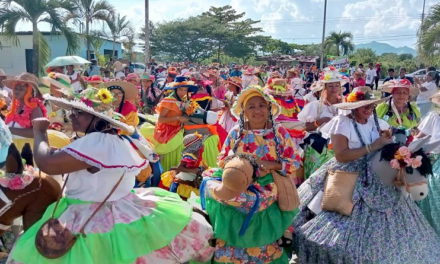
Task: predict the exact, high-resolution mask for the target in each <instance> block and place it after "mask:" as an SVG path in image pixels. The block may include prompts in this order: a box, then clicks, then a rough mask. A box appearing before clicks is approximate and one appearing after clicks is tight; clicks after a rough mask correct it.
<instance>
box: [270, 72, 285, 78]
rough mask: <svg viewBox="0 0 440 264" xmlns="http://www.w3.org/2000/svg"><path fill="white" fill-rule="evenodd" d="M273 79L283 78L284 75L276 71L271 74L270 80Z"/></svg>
mask: <svg viewBox="0 0 440 264" xmlns="http://www.w3.org/2000/svg"><path fill="white" fill-rule="evenodd" d="M272 78H283V75H281V73H280V72H279V71H274V72H271V73H270V74H269V79H272Z"/></svg>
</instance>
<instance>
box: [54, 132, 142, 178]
mask: <svg viewBox="0 0 440 264" xmlns="http://www.w3.org/2000/svg"><path fill="white" fill-rule="evenodd" d="M61 151H64V152H66V153H67V154H69V155H71V156H73V157H74V158H76V159H77V160H80V161H83V162H85V163H87V164H89V165H90V166H93V167H96V168H98V169H100V170H105V169H108V170H110V169H111V170H113V169H115V170H120V171H126V172H133V171H139V172H140V170H142V169H144V168H146V167H147V166H148V161H147V160H146V159H143V158H141V157H140V156H139V154H138V153H137V152H136V151H135V150H134V148H133V147H132V146H131V145H130V143H129V142H128V141H127V140H125V139H121V138H120V137H119V136H118V135H111V134H105V133H99V132H94V133H91V134H88V135H86V136H84V137H82V138H80V139H78V140H75V141H74V142H73V143H71V144H69V145H68V146H66V147H64V148H62V149H61Z"/></svg>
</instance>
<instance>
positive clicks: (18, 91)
mask: <svg viewBox="0 0 440 264" xmlns="http://www.w3.org/2000/svg"><path fill="white" fill-rule="evenodd" d="M28 89H32V87H29V85H28V84H27V83H17V84H16V85H15V88H14V97H15V99H17V100H19V101H21V100H24V97H25V95H26V93H27V91H28Z"/></svg>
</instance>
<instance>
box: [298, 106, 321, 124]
mask: <svg viewBox="0 0 440 264" xmlns="http://www.w3.org/2000/svg"><path fill="white" fill-rule="evenodd" d="M318 109H319V101H313V102H310V103H308V104H306V105H305V106H304V108H303V109H302V110H301V112H300V113H299V114H298V119H299V120H300V121H302V122H304V123H306V122H315V121H316V120H317V119H318V116H319V113H318Z"/></svg>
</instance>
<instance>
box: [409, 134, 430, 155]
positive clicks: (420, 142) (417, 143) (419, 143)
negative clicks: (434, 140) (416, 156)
mask: <svg viewBox="0 0 440 264" xmlns="http://www.w3.org/2000/svg"><path fill="white" fill-rule="evenodd" d="M430 139H431V136H426V137H424V138H418V139H415V140H414V141H413V142H411V144H409V146H408V148H409V151H410V152H411V153H414V152H416V151H417V150H419V149H421V148H423V147H424V146H425V145H426V143H428V142H429V140H430Z"/></svg>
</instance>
